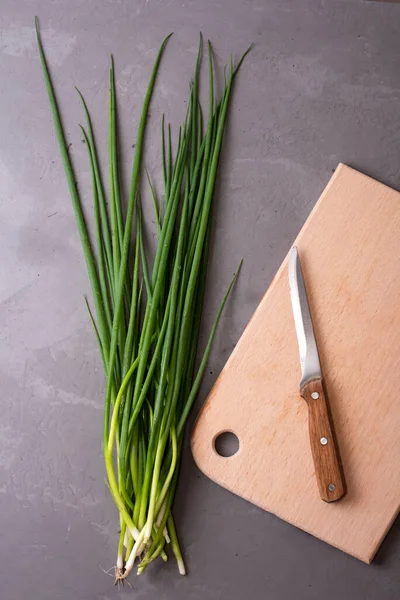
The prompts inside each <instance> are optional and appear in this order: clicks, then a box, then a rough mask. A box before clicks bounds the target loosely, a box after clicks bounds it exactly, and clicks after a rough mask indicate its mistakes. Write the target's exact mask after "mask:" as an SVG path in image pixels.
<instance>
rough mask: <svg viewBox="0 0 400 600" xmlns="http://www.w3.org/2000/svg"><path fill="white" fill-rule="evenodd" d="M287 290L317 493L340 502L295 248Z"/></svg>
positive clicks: (340, 479) (335, 455)
mask: <svg viewBox="0 0 400 600" xmlns="http://www.w3.org/2000/svg"><path fill="white" fill-rule="evenodd" d="M288 272H289V289H290V298H291V301H292V309H293V316H294V323H295V328H296V333H297V341H298V345H299V354H300V366H301V380H300V384H299V388H300V395H301V397H302V398H303V399H304V400H305V401H306V402H307V405H308V424H309V433H310V444H311V452H312V457H313V461H314V467H315V475H316V478H317V483H318V488H319V494H320V496H321V498H322V500H324V501H325V502H334V501H335V500H340V498H343V496H344V495H345V494H346V483H345V479H344V474H343V469H342V464H341V460H340V454H339V448H338V445H337V440H336V436H335V431H334V427H333V421H332V417H331V412H330V409H329V400H328V396H327V393H326V390H325V385H324V382H323V379H322V372H321V366H320V361H319V356H318V349H317V343H316V340H315V335H314V330H313V326H312V320H311V315H310V308H309V305H308V300H307V293H306V288H305V284H304V279H303V275H302V271H301V265H300V259H299V254H298V252H297V248H296V247H293V248H292V250H291V252H290V255H289V268H288Z"/></svg>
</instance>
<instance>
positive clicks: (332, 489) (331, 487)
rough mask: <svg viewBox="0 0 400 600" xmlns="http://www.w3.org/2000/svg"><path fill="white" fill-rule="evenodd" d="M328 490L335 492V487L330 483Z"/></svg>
mask: <svg viewBox="0 0 400 600" xmlns="http://www.w3.org/2000/svg"><path fill="white" fill-rule="evenodd" d="M328 490H329V491H330V492H334V491H335V490H336V485H335V484H334V483H330V484H329V485H328Z"/></svg>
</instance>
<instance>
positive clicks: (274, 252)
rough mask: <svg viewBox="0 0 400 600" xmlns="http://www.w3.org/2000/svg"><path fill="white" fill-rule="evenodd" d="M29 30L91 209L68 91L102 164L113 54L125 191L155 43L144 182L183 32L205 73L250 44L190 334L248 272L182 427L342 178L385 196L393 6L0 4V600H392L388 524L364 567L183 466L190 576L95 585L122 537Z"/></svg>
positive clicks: (398, 140) (69, 221)
mask: <svg viewBox="0 0 400 600" xmlns="http://www.w3.org/2000/svg"><path fill="white" fill-rule="evenodd" d="M35 14H38V15H39V17H40V20H41V27H42V34H43V39H44V43H45V46H46V49H47V53H48V58H49V61H50V64H51V69H52V73H53V76H54V80H55V84H56V89H57V93H58V95H59V97H60V98H62V101H61V109H62V113H63V115H64V119H65V125H66V130H67V132H68V137H69V141H70V142H71V144H72V153H73V157H74V160H75V164H76V165H77V172H78V175H79V182H80V189H81V190H82V191H83V195H84V198H85V200H86V202H87V204H88V206H90V204H91V200H90V177H89V172H88V164H87V159H86V150H85V147H84V145H83V144H82V143H81V136H80V134H79V130H78V128H77V123H78V122H79V121H80V120H82V114H81V109H80V107H79V103H78V101H77V97H76V94H75V92H74V89H73V86H74V85H75V84H76V85H78V86H79V87H80V88H81V89H82V91H83V92H84V93H85V95H86V98H87V101H88V103H89V105H90V108H91V110H92V113H93V117H94V122H95V126H96V130H97V136H98V141H99V145H100V146H101V147H102V151H103V156H104V155H105V144H106V125H105V121H106V92H107V68H108V60H109V53H110V52H113V53H114V56H115V59H116V67H117V73H118V77H117V78H118V94H119V102H120V107H121V113H122V114H123V116H122V122H123V144H124V157H125V159H126V162H125V163H124V177H125V180H126V179H127V178H128V176H129V163H130V153H131V146H132V144H133V140H134V135H135V128H136V124H137V116H138V107H139V106H140V103H141V100H142V97H143V93H144V90H145V86H146V83H147V79H148V75H149V69H150V66H151V64H152V61H153V59H154V57H155V53H156V48H157V46H158V45H159V43H160V40H161V39H162V38H163V37H164V35H165V34H167V33H169V32H170V31H174V32H175V35H174V37H173V39H172V40H171V42H170V45H169V47H168V49H167V52H166V55H165V60H163V63H162V69H161V74H160V75H161V76H160V78H159V80H158V82H157V92H156V96H155V100H154V102H153V104H152V107H151V115H152V119H151V126H150V129H149V142H148V144H147V158H146V162H147V164H148V165H149V167H150V169H151V171H152V173H153V176H154V177H155V179H156V181H157V178H158V177H159V172H160V171H159V161H160V152H159V143H158V123H159V121H158V118H159V115H160V113H161V112H162V111H164V112H165V113H166V115H167V117H168V118H169V119H171V120H172V122H173V123H176V122H177V121H178V120H179V119H182V114H183V111H184V108H185V107H184V104H183V102H182V98H183V97H185V95H186V92H187V85H188V80H189V77H190V76H191V73H192V69H193V64H194V59H195V53H196V47H197V39H198V33H199V31H200V30H202V31H203V33H204V35H205V36H207V37H209V38H210V39H211V40H212V41H213V42H214V47H215V53H216V56H217V60H218V63H219V64H222V63H223V61H226V60H227V59H228V57H229V52H230V51H231V50H232V51H233V52H234V53H235V54H236V55H238V54H239V52H241V51H242V50H243V49H244V48H245V47H246V46H247V45H248V44H249V43H250V42H255V44H256V45H255V48H254V50H253V51H252V53H251V56H250V57H249V59H248V61H247V62H246V65H245V68H244V69H243V71H242V72H241V73H240V77H239V79H238V81H237V86H236V89H235V94H234V102H233V105H232V109H233V110H232V113H231V117H230V121H229V127H228V133H227V136H226V140H225V142H226V144H225V153H224V159H223V161H222V164H221V168H220V172H219V185H218V198H217V204H218V208H217V211H216V218H215V227H214V236H213V245H212V250H213V252H212V254H213V261H212V265H211V268H210V277H209V282H208V293H207V306H206V312H205V321H204V328H203V331H204V332H206V331H208V330H209V327H210V323H211V319H212V316H213V314H214V312H215V308H216V306H217V303H218V301H219V298H220V297H221V293H222V290H223V289H224V287H225V286H226V283H227V281H228V279H229V277H230V274H231V273H232V271H233V270H234V269H235V266H236V265H237V263H238V261H239V259H240V258H241V257H244V259H245V262H244V267H243V272H242V274H241V276H240V280H239V282H238V285H237V288H236V290H235V293H234V297H233V298H232V301H231V302H230V304H229V307H228V309H227V311H226V314H225V316H224V318H223V322H222V324H221V327H220V330H219V333H218V337H217V339H216V343H215V346H214V350H213V354H212V357H211V360H210V365H209V369H208V371H207V375H206V377H205V381H204V385H203V387H202V389H201V393H200V396H199V399H198V402H197V408H198V407H199V406H200V405H201V402H202V401H203V399H204V398H205V396H206V394H207V392H208V390H209V389H210V387H211V385H212V383H213V382H214V380H215V378H216V376H217V374H218V372H219V371H220V369H221V368H222V366H223V364H224V362H225V361H226V359H227V357H228V356H229V354H230V352H231V350H232V349H233V347H234V345H235V343H236V341H237V339H238V338H239V336H240V334H241V332H242V331H243V328H244V327H245V325H246V323H247V321H248V319H249V318H250V316H251V314H252V313H253V311H254V309H255V307H256V306H257V303H258V302H259V300H260V298H261V296H262V294H263V293H264V291H265V289H266V288H267V286H268V284H269V282H270V281H271V278H272V276H273V274H274V272H275V271H276V269H277V267H278V266H279V264H280V262H281V260H282V258H283V256H284V255H285V253H286V251H287V250H288V247H289V245H290V243H291V241H292V240H293V238H294V237H295V235H296V233H297V232H298V230H299V228H300V227H301V225H302V224H303V222H304V220H305V219H306V217H307V215H308V213H309V211H310V209H311V208H312V206H313V205H314V203H315V202H316V200H317V198H318V196H319V194H320V192H321V190H322V189H323V188H324V186H325V184H326V183H327V181H328V180H329V178H330V176H331V173H332V170H333V169H334V168H335V167H336V166H337V164H338V162H339V161H342V162H345V163H347V164H350V165H351V166H354V167H356V168H359V169H360V170H361V171H363V172H365V173H367V174H370V175H372V176H374V177H376V178H377V179H379V180H381V181H383V182H385V183H387V184H389V185H391V186H393V187H395V188H397V189H400V5H398V4H397V5H396V4H390V3H372V2H363V1H362V0H329V1H328V0H304V1H303V2H296V1H295V0H290V1H289V0H231V1H230V2H229V0H220V1H212V0H196V1H190V0H179V1H178V0H164V1H158V2H157V1H155V0H141V1H139V0H132V1H128V0H125V1H123V0H112V1H108V0H99V1H97V2H95V1H90V0H69V1H68V2H66V1H63V0H54V1H50V0H29V1H28V0H19V1H18V2H16V1H15V0H3V2H2V6H1V16H0V23H1V32H0V55H1V60H0V74H1V77H0V82H1V84H0V127H1V136H0V200H1V202H0V209H1V216H0V247H1V252H0V282H1V283H0V299H1V306H0V336H1V343H0V357H1V358H0V377H1V400H0V406H1V419H0V598H1V600H24V599H26V598H29V599H30V600H70V599H72V598H76V599H79V600H110V599H113V598H125V597H133V598H137V599H139V598H140V599H141V600H145V599H146V600H147V599H148V600H150V599H151V600H153V599H155V598H160V599H162V598H163V599H164V598H165V599H172V598H173V599H175V600H178V599H182V600H183V599H184V600H200V599H201V600H206V599H207V600H208V599H210V600H216V599H221V600H228V599H230V600H245V599H247V598H254V599H260V600H261V599H265V598H268V599H269V600H284V599H289V598H293V599H294V600H317V599H318V600H321V599H324V600H333V599H336V598H340V599H343V600H392V599H393V600H394V599H395V598H399V597H400V578H399V577H400V575H399V573H400V570H399V558H400V536H399V523H398V522H397V524H395V526H394V527H393V528H392V530H391V532H390V533H389V535H388V536H387V539H386V540H385V542H384V544H383V546H382V548H381V550H380V551H379V553H378V555H377V557H376V560H375V561H374V563H373V564H372V565H370V566H367V565H364V564H362V563H360V562H358V561H357V560H355V559H353V558H351V557H349V556H346V555H344V554H342V553H341V552H339V551H337V550H335V549H333V548H331V547H329V546H328V545H326V544H324V543H322V542H320V541H318V540H316V539H314V538H312V537H310V536H309V535H307V534H305V533H303V532H301V531H299V530H296V529H295V528H293V527H291V526H290V525H288V524H286V523H284V522H282V521H280V520H279V519H277V518H275V517H273V516H271V515H269V514H266V513H263V512H262V511H260V510H258V509H257V508H255V507H253V506H251V505H250V504H248V503H246V502H245V501H243V500H241V499H240V498H236V497H234V496H232V495H231V494H229V493H228V492H226V491H224V490H223V489H221V488H219V487H217V486H216V485H214V484H213V483H211V482H210V481H208V480H207V479H205V478H204V477H203V476H202V475H201V474H200V473H199V472H198V470H197V469H196V467H195V465H194V464H193V460H192V458H191V456H190V453H189V449H188V448H187V447H186V449H185V453H184V460H183V467H182V474H181V481H180V486H179V491H178V496H177V501H176V515H177V525H178V529H179V533H180V537H181V541H182V545H183V550H184V555H185V559H186V562H187V567H188V571H189V575H188V576H187V577H186V578H182V577H179V576H178V574H177V572H176V568H175V565H174V563H173V561H171V562H170V564H168V565H167V566H164V565H154V568H151V569H149V571H148V573H146V574H145V575H143V576H141V577H140V579H137V580H136V579H134V578H133V579H132V586H133V589H130V588H129V587H126V588H125V589H124V590H119V591H118V590H117V589H115V588H113V586H112V583H113V582H112V579H111V577H109V576H108V575H106V574H105V573H104V571H106V570H107V569H109V568H110V567H111V566H112V565H113V562H114V560H115V548H116V541H117V529H118V523H117V518H116V517H117V515H116V511H115V510H114V506H113V503H112V502H111V500H110V498H109V495H108V491H107V488H106V486H105V484H104V468H103V461H102V453H101V445H100V438H101V427H102V392H103V386H104V382H103V375H102V368H101V363H100V358H99V355H98V351H97V348H96V343H95V339H94V337H93V335H92V331H91V327H90V323H89V322H88V318H87V315H86V312H85V307H84V303H83V298H82V296H83V294H84V293H87V292H88V290H89V286H88V280H87V276H86V272H85V266H84V261H83V257H82V253H81V250H80V243H79V239H78V235H77V231H76V227H75V222H74V217H73V213H72V209H71V205H70V200H69V196H68V193H67V188H66V184H65V181H64V175H63V171H62V166H61V163H60V160H59V156H58V150H57V147H56V143H55V136H54V132H53V127H52V124H51V120H50V114H49V107H48V103H47V98H46V95H45V91H44V86H43V81H42V76H41V71H40V67H39V61H38V56H37V52H36V48H35V41H34V30H33V17H34V15H35ZM153 117H154V118H153ZM399 239H400V232H399ZM399 243H400V242H399ZM387 460H388V462H389V463H390V460H391V458H390V457H387ZM371 483H372V484H373V482H371ZM103 569H104V571H103Z"/></svg>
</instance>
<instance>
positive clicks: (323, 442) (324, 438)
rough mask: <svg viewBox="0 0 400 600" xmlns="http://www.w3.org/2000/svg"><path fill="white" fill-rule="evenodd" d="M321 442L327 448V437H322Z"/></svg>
mask: <svg viewBox="0 0 400 600" xmlns="http://www.w3.org/2000/svg"><path fill="white" fill-rule="evenodd" d="M319 441H320V442H321V444H322V445H323V446H326V445H327V443H328V440H327V439H326V437H322V438H321V439H320V440H319Z"/></svg>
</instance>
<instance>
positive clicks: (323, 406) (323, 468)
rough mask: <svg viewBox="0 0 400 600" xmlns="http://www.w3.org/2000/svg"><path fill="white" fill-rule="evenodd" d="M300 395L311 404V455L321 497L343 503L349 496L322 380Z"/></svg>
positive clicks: (309, 422) (309, 406) (305, 386)
mask: <svg viewBox="0 0 400 600" xmlns="http://www.w3.org/2000/svg"><path fill="white" fill-rule="evenodd" d="M300 394H301V396H302V398H304V400H305V401H306V402H307V404H308V424H309V430H310V443H311V452H312V457H313V461H314V467H315V474H316V477H317V482H318V488H319V494H320V496H321V498H322V500H325V502H334V501H335V500H340V498H343V496H344V495H345V494H346V482H345V479H344V474H343V468H342V463H341V460H340V454H339V448H338V445H337V441H336V436H335V430H334V427H333V421H332V417H331V412H330V409H329V402H328V397H327V394H326V392H325V389H324V385H323V381H322V379H312V380H311V381H308V382H307V383H306V384H304V385H303V387H302V388H301V390H300Z"/></svg>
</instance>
